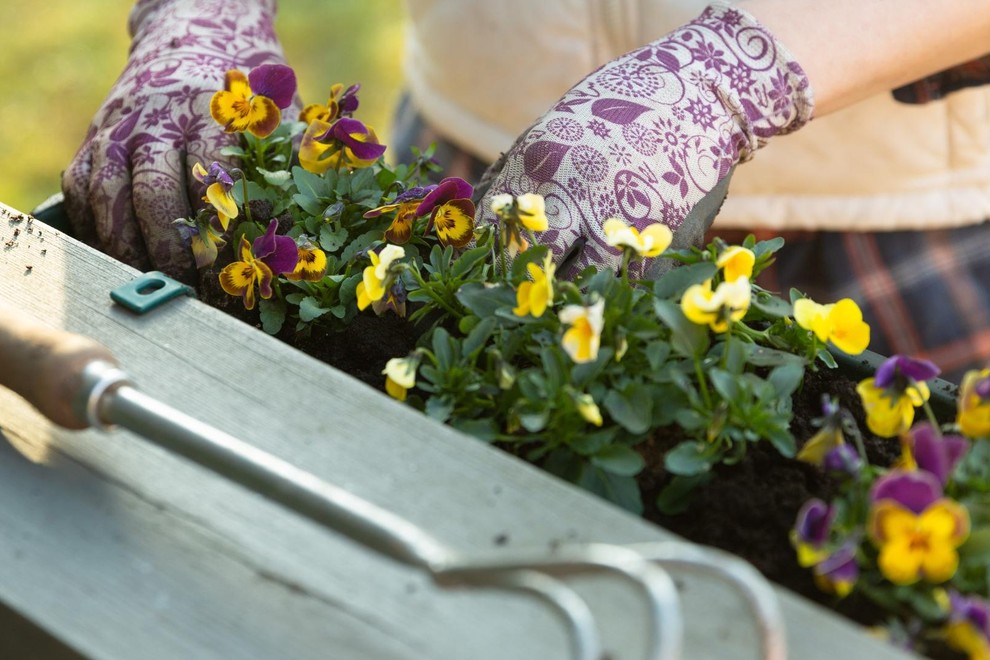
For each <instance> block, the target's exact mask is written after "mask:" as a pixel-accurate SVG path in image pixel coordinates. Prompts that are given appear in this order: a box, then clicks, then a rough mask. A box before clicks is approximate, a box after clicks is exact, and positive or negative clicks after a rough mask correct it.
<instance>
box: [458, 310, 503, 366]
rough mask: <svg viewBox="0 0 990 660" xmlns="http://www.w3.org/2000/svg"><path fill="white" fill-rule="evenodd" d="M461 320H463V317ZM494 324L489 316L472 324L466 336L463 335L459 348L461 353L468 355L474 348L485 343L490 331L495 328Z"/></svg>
mask: <svg viewBox="0 0 990 660" xmlns="http://www.w3.org/2000/svg"><path fill="white" fill-rule="evenodd" d="M465 318H475V319H476V318H477V317H470V316H469V317H465ZM461 320H462V321H463V320H464V319H461ZM495 324H496V321H495V319H494V318H492V317H490V316H489V317H488V318H486V319H482V320H481V321H480V322H478V323H477V324H476V325H475V326H474V328H472V329H471V332H470V333H468V336H467V337H465V339H464V344H463V346H462V349H461V350H462V352H463V354H464V355H465V356H469V355H471V354H472V353H474V352H475V351H476V350H478V349H479V348H481V347H482V346H483V345H484V344H485V342H487V341H488V338H489V337H491V336H492V331H493V330H495Z"/></svg>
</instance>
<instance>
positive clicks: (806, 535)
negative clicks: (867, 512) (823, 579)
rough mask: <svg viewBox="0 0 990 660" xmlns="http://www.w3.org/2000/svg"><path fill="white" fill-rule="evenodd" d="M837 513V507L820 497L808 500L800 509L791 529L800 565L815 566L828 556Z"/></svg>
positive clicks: (792, 541)
mask: <svg viewBox="0 0 990 660" xmlns="http://www.w3.org/2000/svg"><path fill="white" fill-rule="evenodd" d="M835 514H836V511H835V507H832V506H829V505H828V504H826V503H825V502H823V501H822V500H820V499H818V498H812V499H810V500H808V501H807V502H805V503H804V504H803V505H802V506H801V508H800V509H799V510H798V514H797V519H796V520H795V521H794V529H792V530H791V545H793V546H794V550H795V551H796V552H797V561H798V565H799V566H802V567H804V568H807V567H809V566H814V565H816V564H818V563H819V562H821V561H823V560H824V559H825V558H826V557H828V551H827V550H826V545H827V544H828V540H829V536H830V535H831V533H832V523H833V522H834V521H835Z"/></svg>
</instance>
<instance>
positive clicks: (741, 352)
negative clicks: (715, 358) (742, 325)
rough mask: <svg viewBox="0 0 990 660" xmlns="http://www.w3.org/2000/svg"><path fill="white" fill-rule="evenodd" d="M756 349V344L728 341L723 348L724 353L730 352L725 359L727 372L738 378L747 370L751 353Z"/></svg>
mask: <svg viewBox="0 0 990 660" xmlns="http://www.w3.org/2000/svg"><path fill="white" fill-rule="evenodd" d="M754 348H756V345H755V344H749V343H746V342H742V341H735V340H733V341H726V342H725V343H724V344H723V347H722V350H723V351H728V354H727V355H726V358H725V370H726V371H728V372H729V373H730V374H735V375H737V376H738V375H739V374H741V373H742V372H743V370H744V369H745V368H746V363H747V362H749V352H750V351H751V350H752V349H754Z"/></svg>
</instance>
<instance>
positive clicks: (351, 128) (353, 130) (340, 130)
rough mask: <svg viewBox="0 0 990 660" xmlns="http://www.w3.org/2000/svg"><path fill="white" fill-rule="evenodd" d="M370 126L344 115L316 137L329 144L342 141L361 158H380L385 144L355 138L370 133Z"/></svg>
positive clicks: (317, 139) (356, 156) (319, 140)
mask: <svg viewBox="0 0 990 660" xmlns="http://www.w3.org/2000/svg"><path fill="white" fill-rule="evenodd" d="M368 134H369V130H368V127H367V126H365V125H364V124H363V123H361V122H360V121H359V120H357V119H351V118H350V117H342V118H340V119H338V120H337V121H335V122H334V123H333V125H331V126H330V128H328V129H327V130H326V131H325V132H324V133H323V134H322V135H319V136H317V137H316V141H317V142H321V143H323V144H328V143H331V142H334V141H337V142H340V143H341V144H343V145H344V146H345V147H347V148H348V149H350V150H351V153H353V154H354V157H355V158H357V159H359V160H371V161H374V160H378V158H379V157H380V156H381V155H382V154H383V153H385V149H386V147H385V145H384V144H378V143H377V142H371V141H368V142H365V141H362V140H359V139H357V138H355V137H354V136H355V135H368Z"/></svg>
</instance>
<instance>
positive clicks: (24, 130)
mask: <svg viewBox="0 0 990 660" xmlns="http://www.w3.org/2000/svg"><path fill="white" fill-rule="evenodd" d="M132 5H133V0H90V1H88V2H87V1H86V0H47V1H46V2H38V1H37V0H4V2H3V9H4V11H3V16H2V20H0V44H2V47H3V54H2V55H0V145H2V149H3V151H2V153H3V157H2V158H0V202H3V203H5V204H7V205H9V206H13V207H14V208H17V209H19V210H22V211H30V210H31V209H32V208H33V207H34V206H35V205H36V204H38V203H39V202H41V201H43V200H44V199H45V198H47V197H48V196H49V195H51V194H53V193H55V192H58V190H59V180H60V174H61V171H62V169H63V168H64V167H65V166H66V165H67V164H68V162H69V161H70V160H71V159H72V156H73V154H74V153H75V151H76V149H77V148H78V147H79V144H80V143H81V142H82V139H83V137H84V136H85V134H86V129H87V127H88V126H89V122H90V120H91V119H92V117H93V115H94V114H95V113H96V111H97V109H98V108H99V107H100V104H101V103H102V102H103V99H104V98H105V96H106V93H107V91H108V90H109V89H110V87H111V86H112V85H113V83H114V81H115V80H116V78H117V76H118V75H119V74H120V72H121V71H122V70H123V68H124V64H125V63H126V61H127V48H128V45H129V43H130V40H129V37H128V35H127V14H128V12H129V11H130V8H131V6H132ZM403 12H404V3H403V1H402V0H281V2H279V14H278V19H277V23H276V29H277V31H278V33H279V36H280V37H281V39H282V44H283V46H284V47H285V51H286V57H287V58H288V60H289V63H290V64H291V65H292V66H293V67H294V68H295V70H296V75H297V77H298V80H299V91H300V94H301V95H302V98H303V100H304V101H305V102H306V103H311V102H321V103H322V102H325V101H326V99H327V95H328V92H329V89H330V85H331V84H333V83H335V82H342V83H344V84H345V85H346V84H350V83H353V82H360V83H361V109H360V110H358V114H357V117H358V118H359V119H362V120H363V121H365V122H366V123H368V124H371V125H372V126H374V127H375V130H376V132H377V133H378V134H379V136H380V137H381V138H382V141H383V142H385V144H388V138H389V135H390V130H389V129H390V124H391V114H392V108H393V107H394V105H395V103H396V101H397V99H398V95H399V92H400V86H401V80H402V72H401V64H400V62H401V56H402V37H403V25H404V13H403Z"/></svg>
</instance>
